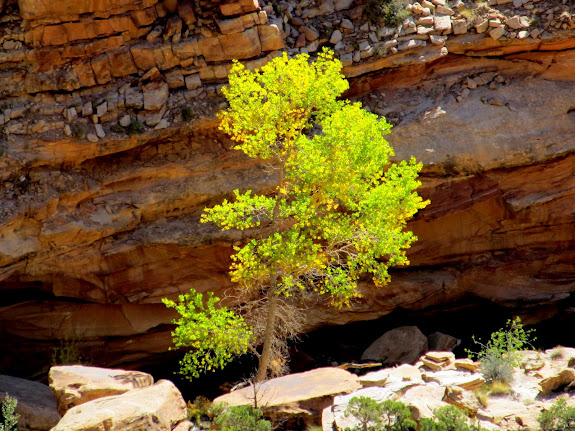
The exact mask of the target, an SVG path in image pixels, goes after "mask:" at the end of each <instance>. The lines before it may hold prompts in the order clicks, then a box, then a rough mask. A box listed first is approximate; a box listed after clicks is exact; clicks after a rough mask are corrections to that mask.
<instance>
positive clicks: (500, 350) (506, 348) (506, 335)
mask: <svg viewBox="0 0 575 431" xmlns="http://www.w3.org/2000/svg"><path fill="white" fill-rule="evenodd" d="M533 332H534V330H533V329H532V330H528V331H526V330H525V329H524V328H523V325H522V324H521V319H520V318H519V317H516V318H515V319H513V320H508V321H507V328H506V329H505V328H502V329H500V330H498V331H495V332H494V333H492V334H491V338H490V339H489V341H488V342H487V344H483V343H482V342H481V341H478V340H476V339H475V337H473V342H474V343H475V344H478V345H479V346H481V350H480V351H479V352H478V353H474V352H472V351H470V350H468V349H467V350H466V352H467V354H468V355H469V357H471V358H474V357H475V358H476V359H478V360H479V361H480V363H481V366H480V370H481V373H482V374H483V377H484V378H485V380H486V381H487V382H488V383H490V382H493V381H495V380H499V381H501V382H505V383H510V382H511V379H512V376H513V367H516V366H518V365H519V359H520V356H519V354H518V352H519V351H520V350H524V349H526V348H527V347H532V345H531V343H532V342H534V341H535V340H536V338H535V337H532V333H533Z"/></svg>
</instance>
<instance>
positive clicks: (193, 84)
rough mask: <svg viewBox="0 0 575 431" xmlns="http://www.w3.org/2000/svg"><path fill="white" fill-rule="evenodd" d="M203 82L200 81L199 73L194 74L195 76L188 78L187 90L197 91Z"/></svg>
mask: <svg viewBox="0 0 575 431" xmlns="http://www.w3.org/2000/svg"><path fill="white" fill-rule="evenodd" d="M201 85H202V81H201V79H200V74H199V73H194V74H193V75H188V76H186V88H187V89H188V90H195V89H196V88H199V87H201Z"/></svg>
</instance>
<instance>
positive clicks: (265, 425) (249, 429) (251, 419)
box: [212, 405, 272, 431]
mask: <svg viewBox="0 0 575 431" xmlns="http://www.w3.org/2000/svg"><path fill="white" fill-rule="evenodd" d="M212 413H213V414H214V423H215V424H216V425H217V426H218V427H219V429H220V430H221V431H271V429H272V424H271V422H270V421H268V420H265V419H262V417H263V413H262V411H261V410H260V409H256V408H253V407H252V406H237V407H224V406H221V405H218V406H215V407H212Z"/></svg>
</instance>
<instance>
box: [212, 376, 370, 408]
mask: <svg viewBox="0 0 575 431" xmlns="http://www.w3.org/2000/svg"><path fill="white" fill-rule="evenodd" d="M360 387H361V385H360V384H359V381H358V378H357V376H355V375H353V374H351V373H350V372H348V371H345V370H342V369H340V368H317V369H315V370H311V371H306V372H304V373H295V374H290V375H287V376H283V377H277V378H275V379H271V380H266V381H264V382H262V383H259V384H257V391H258V393H259V394H261V396H260V403H261V405H265V406H267V407H274V406H281V405H287V404H292V403H297V404H298V405H299V406H300V407H301V408H305V403H306V402H309V401H312V400H314V399H318V398H323V397H326V396H334V395H338V394H346V393H350V392H353V391H355V390H356V389H359V388H360ZM253 390H254V389H253V388H252V387H247V388H243V389H239V390H236V391H234V392H230V393H229V394H226V395H222V396H220V397H218V398H216V399H215V400H214V404H220V403H227V404H228V405H230V406H237V405H249V404H252V403H253Z"/></svg>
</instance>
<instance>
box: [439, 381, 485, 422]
mask: <svg viewBox="0 0 575 431" xmlns="http://www.w3.org/2000/svg"><path fill="white" fill-rule="evenodd" d="M443 401H445V402H446V403H449V404H452V405H454V406H456V407H458V408H459V409H461V410H465V411H466V413H467V414H468V415H469V416H472V417H474V416H475V415H476V414H477V410H479V409H480V408H481V405H480V404H479V401H478V400H477V397H476V396H475V395H474V394H473V393H472V392H471V391H470V390H464V389H462V388H460V387H455V386H448V387H447V390H446V392H445V397H444V398H443Z"/></svg>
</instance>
